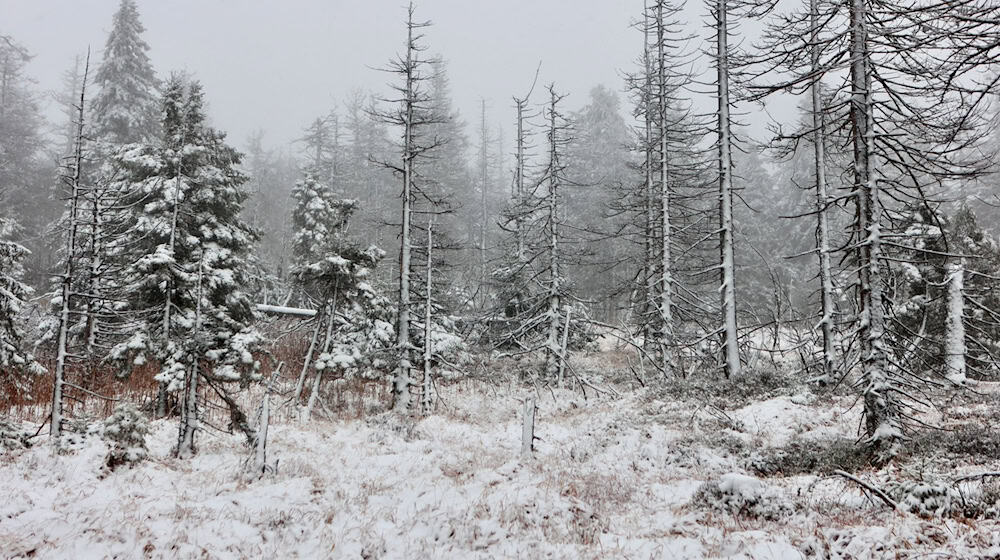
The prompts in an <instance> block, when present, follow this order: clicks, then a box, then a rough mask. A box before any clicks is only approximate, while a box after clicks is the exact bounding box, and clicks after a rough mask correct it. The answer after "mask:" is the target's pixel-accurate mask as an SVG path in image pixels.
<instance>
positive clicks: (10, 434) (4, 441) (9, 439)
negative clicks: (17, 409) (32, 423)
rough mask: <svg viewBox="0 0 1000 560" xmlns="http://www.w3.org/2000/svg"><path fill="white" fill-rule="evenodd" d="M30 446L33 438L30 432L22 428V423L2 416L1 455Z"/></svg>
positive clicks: (0, 422)
mask: <svg viewBox="0 0 1000 560" xmlns="http://www.w3.org/2000/svg"><path fill="white" fill-rule="evenodd" d="M28 447H31V440H30V439H29V436H28V433H27V432H25V431H24V430H22V429H21V426H20V424H17V423H15V422H11V421H10V420H7V419H5V418H0V455H3V454H4V453H7V452H8V451H11V450H14V449H27V448H28Z"/></svg>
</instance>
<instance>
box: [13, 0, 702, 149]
mask: <svg viewBox="0 0 1000 560" xmlns="http://www.w3.org/2000/svg"><path fill="white" fill-rule="evenodd" d="M137 3H138V5H139V11H140V15H141V18H142V22H143V24H144V25H145V27H146V33H145V34H144V38H145V39H146V41H147V42H148V43H149V45H150V51H149V56H150V58H151V60H152V62H153V65H154V68H155V69H156V71H157V74H158V76H159V77H161V78H164V77H166V76H167V75H168V74H169V72H170V71H173V70H184V71H187V72H190V73H191V74H193V75H194V76H195V77H196V78H198V79H200V80H201V81H202V83H203V84H204V86H205V92H206V96H207V99H208V102H209V108H208V112H209V115H210V118H211V119H212V122H213V124H214V125H215V126H216V127H218V128H221V129H222V130H224V131H226V132H228V133H229V136H230V139H231V141H232V142H233V143H234V144H235V145H237V146H243V145H244V144H245V141H246V139H247V137H248V136H249V135H250V134H251V133H252V132H253V131H254V130H256V129H263V130H264V131H265V132H266V135H265V139H264V140H265V145H269V146H276V145H282V144H285V143H287V142H289V141H291V140H293V139H295V138H297V137H298V136H299V135H300V132H301V130H302V128H303V127H304V126H305V125H307V124H308V123H309V122H310V121H311V120H312V119H313V118H315V117H317V116H321V115H323V114H325V113H326V112H327V111H328V110H329V109H331V108H332V107H334V106H335V105H342V104H343V101H344V100H345V99H346V98H347V96H348V95H349V93H350V92H351V90H352V89H354V88H363V89H366V90H374V91H375V92H376V93H386V92H387V88H386V85H385V84H386V83H387V81H388V80H389V79H390V78H391V76H389V75H388V74H385V73H382V72H378V71H376V70H375V69H374V68H379V67H383V66H384V65H385V63H386V62H387V61H388V60H389V59H390V58H391V57H393V56H394V54H395V53H398V52H400V51H401V50H402V46H403V42H404V38H405V35H404V33H405V30H404V24H403V22H404V19H405V16H406V9H405V2H404V0H281V1H277V0H274V1H271V0H138V2H137ZM689 4H690V5H689V6H688V7H687V9H686V13H687V14H688V16H689V17H690V18H692V23H691V31H692V32H699V33H700V32H702V31H703V28H704V25H703V23H702V21H701V17H700V16H701V15H702V14H703V13H704V12H705V11H706V9H705V8H704V6H703V5H702V3H700V2H697V1H694V2H690V3H689ZM416 7H417V19H418V20H425V19H426V20H431V21H432V22H433V24H434V25H433V27H431V28H429V29H427V30H426V41H425V42H426V44H427V45H428V46H429V47H430V52H431V53H435V54H440V55H442V56H443V57H444V59H445V60H446V62H447V70H448V77H449V79H450V82H451V88H452V97H453V99H454V102H455V104H456V107H457V108H458V109H459V110H460V111H461V113H462V117H463V120H464V121H465V122H466V123H478V120H479V107H480V100H481V99H484V98H485V99H486V101H487V110H488V112H489V114H488V119H489V120H490V121H491V122H492V123H497V124H500V125H502V126H503V127H504V128H505V129H506V133H507V134H508V136H509V134H510V130H511V127H510V126H509V123H510V121H511V120H512V118H513V111H512V109H511V104H512V103H511V96H512V95H515V94H517V95H523V94H524V93H525V91H526V90H527V88H528V87H529V86H530V84H531V80H532V78H533V76H534V72H535V68H536V67H537V65H538V63H539V62H541V63H542V72H541V76H540V80H539V81H540V83H541V84H548V83H549V82H555V83H556V86H557V88H558V89H559V90H560V91H561V92H564V93H569V94H570V95H569V97H568V98H567V101H566V103H567V106H568V107H569V108H576V107H579V106H580V105H582V104H584V103H585V102H586V101H587V97H588V92H589V90H590V89H591V88H592V87H593V86H595V85H598V84H604V85H606V86H607V87H609V88H611V89H612V90H614V91H617V92H619V93H621V92H622V91H623V88H624V85H623V79H622V72H623V71H631V70H633V69H635V67H636V60H637V59H638V56H639V54H640V52H641V41H642V38H641V36H640V34H639V32H638V31H636V30H634V29H631V28H630V24H631V23H632V22H633V21H634V20H635V19H636V18H637V17H638V16H639V14H640V12H641V10H642V0H420V1H418V2H416ZM117 8H118V0H0V32H2V33H6V34H10V35H12V36H13V37H14V39H15V40H17V41H18V42H20V43H21V44H22V45H24V46H25V47H26V48H28V49H29V50H30V52H31V53H32V54H34V55H35V58H34V60H32V61H31V63H30V64H29V66H28V74H29V76H31V77H32V78H34V79H35V80H36V81H37V84H38V86H39V87H40V88H42V89H44V90H46V91H58V90H59V89H60V88H61V76H62V74H63V73H64V72H65V71H66V70H67V69H69V68H70V67H71V66H72V64H73V57H74V55H76V54H80V53H83V52H84V51H85V50H86V48H87V46H88V45H90V47H91V49H92V51H93V54H92V64H93V65H95V66H96V64H98V63H99V61H100V59H101V56H102V53H101V50H102V49H103V47H104V41H105V39H106V37H107V32H108V30H109V29H110V27H111V17H112V14H113V13H114V12H115V11H116V10H117ZM536 99H537V100H538V101H541V96H538V97H537V98H536ZM622 99H623V102H624V101H625V98H624V96H622ZM706 101H707V102H710V101H711V99H710V98H709V99H702V100H701V102H702V103H705V102H706ZM47 104H48V107H47V110H46V114H47V115H50V116H51V117H52V118H53V119H54V120H56V121H57V122H59V119H60V116H59V113H58V110H57V109H56V108H55V107H54V103H53V102H52V101H51V100H49V101H48V102H47ZM470 132H471V129H470Z"/></svg>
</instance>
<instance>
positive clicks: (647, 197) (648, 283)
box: [641, 2, 657, 348]
mask: <svg viewBox="0 0 1000 560" xmlns="http://www.w3.org/2000/svg"><path fill="white" fill-rule="evenodd" d="M643 4H644V6H643V12H644V13H648V8H647V7H646V6H645V2H644V3H643ZM650 29H651V26H650V25H649V24H648V23H647V24H646V26H645V28H644V30H643V31H644V33H643V35H644V41H643V43H644V48H643V62H644V64H645V70H646V72H645V89H646V91H645V92H644V93H643V97H644V98H645V99H644V100H643V103H644V105H645V107H643V121H644V125H645V126H644V132H645V140H646V145H645V149H644V152H645V161H644V164H645V168H644V170H643V172H644V176H643V177H644V179H645V193H644V196H643V201H642V203H643V211H644V214H645V230H644V232H643V233H644V235H643V249H644V253H643V255H644V259H643V269H642V275H643V290H644V297H643V301H642V307H641V316H642V326H643V328H642V345H643V347H644V348H652V347H653V328H652V327H653V320H654V313H653V309H654V308H655V307H656V268H657V267H656V244H655V243H654V240H655V238H656V236H657V235H656V234H657V223H656V222H657V220H656V207H655V205H654V204H653V201H654V200H655V199H656V195H655V191H654V186H655V182H654V181H653V115H652V106H653V64H652V54H651V53H650V51H649V31H650Z"/></svg>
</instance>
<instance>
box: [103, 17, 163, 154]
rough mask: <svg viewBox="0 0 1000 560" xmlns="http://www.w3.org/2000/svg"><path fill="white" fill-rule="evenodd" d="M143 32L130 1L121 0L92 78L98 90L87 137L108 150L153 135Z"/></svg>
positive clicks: (151, 83) (154, 88) (151, 80)
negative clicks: (90, 130)
mask: <svg viewBox="0 0 1000 560" xmlns="http://www.w3.org/2000/svg"><path fill="white" fill-rule="evenodd" d="M144 31H145V28H144V27H143V25H142V22H140V21H139V10H138V7H137V6H136V3H135V0H121V3H120V4H119V6H118V11H117V12H115V15H114V17H113V19H112V24H111V32H110V33H109V34H108V38H107V41H106V42H105V44H104V59H103V61H102V62H101V65H100V67H99V68H98V69H97V73H96V74H95V76H94V83H95V85H96V86H97V87H98V92H97V94H96V95H95V96H94V98H93V102H92V106H91V111H92V112H93V115H94V118H93V121H94V126H93V130H92V133H91V134H92V137H93V138H94V139H96V140H98V141H100V142H103V143H107V144H109V145H110V147H109V148H107V149H110V150H113V149H114V148H116V147H118V146H122V145H124V144H131V143H134V142H148V141H151V140H153V139H154V138H156V137H157V134H158V132H159V125H160V123H159V122H158V115H159V101H158V100H159V94H158V90H159V82H158V81H157V79H156V74H155V73H154V72H153V66H152V64H150V61H149V55H147V54H146V53H147V51H148V50H149V45H148V44H146V41H145V40H144V39H143V38H142V34H143V32H144Z"/></svg>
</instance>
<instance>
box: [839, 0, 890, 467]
mask: <svg viewBox="0 0 1000 560" xmlns="http://www.w3.org/2000/svg"><path fill="white" fill-rule="evenodd" d="M850 15H851V32H850V45H851V46H850V49H851V68H850V80H851V84H852V87H851V90H852V93H851V101H850V115H851V121H852V124H853V127H852V144H853V148H854V188H855V202H856V204H857V225H856V227H857V233H858V239H857V249H856V250H855V254H856V256H857V267H858V291H859V294H858V295H859V302H858V303H859V307H860V313H861V320H860V325H859V336H860V338H861V370H862V376H863V380H862V383H863V387H864V392H863V395H864V402H865V408H864V414H865V434H866V435H867V436H868V439H869V442H870V443H872V444H873V445H874V446H875V448H876V449H877V450H878V453H879V455H880V459H881V460H885V459H888V458H890V457H892V456H894V455H895V454H896V453H897V451H898V448H899V446H900V444H901V443H902V439H903V430H902V419H901V416H900V414H901V411H900V404H899V397H898V395H897V394H896V391H897V388H896V387H894V386H893V385H894V384H893V383H892V380H891V377H890V372H889V371H888V367H889V359H888V355H887V351H886V341H885V336H886V319H885V308H884V305H885V304H884V298H883V292H882V290H883V279H882V268H881V267H882V261H883V255H882V230H881V222H882V206H881V202H880V200H879V184H878V180H877V178H876V177H875V173H874V168H873V164H874V162H873V157H874V153H875V134H876V133H875V127H874V121H875V119H874V102H873V99H872V76H871V64H870V61H869V58H870V56H871V55H870V52H869V43H868V29H867V19H868V17H869V14H868V5H867V0H851V7H850Z"/></svg>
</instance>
